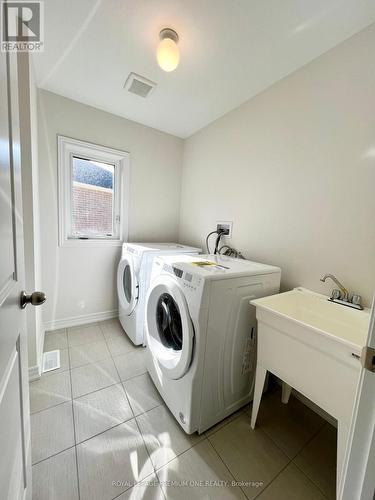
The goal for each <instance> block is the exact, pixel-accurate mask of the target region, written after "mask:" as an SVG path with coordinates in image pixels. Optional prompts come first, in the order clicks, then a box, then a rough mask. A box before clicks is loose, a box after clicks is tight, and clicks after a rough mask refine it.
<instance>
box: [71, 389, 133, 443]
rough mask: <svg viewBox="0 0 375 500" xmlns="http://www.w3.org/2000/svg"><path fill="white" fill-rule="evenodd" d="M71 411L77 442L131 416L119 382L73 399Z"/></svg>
mask: <svg viewBox="0 0 375 500" xmlns="http://www.w3.org/2000/svg"><path fill="white" fill-rule="evenodd" d="M73 411H74V426H75V429H76V440H77V443H79V442H81V441H84V440H85V439H89V438H91V437H93V436H95V435H96V434H99V433H100V432H103V431H106V430H108V429H110V428H111V427H114V426H115V425H118V424H120V423H122V422H125V421H126V420H129V419H131V418H132V417H133V412H132V410H131V408H130V405H129V403H128V400H127V398H126V395H125V391H124V388H123V387H122V385H121V384H116V385H111V386H110V387H106V388H105V389H101V390H100V391H95V392H92V393H90V394H86V396H82V397H80V398H78V399H75V400H74V401H73Z"/></svg>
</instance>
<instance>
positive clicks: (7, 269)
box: [0, 52, 31, 500]
mask: <svg viewBox="0 0 375 500" xmlns="http://www.w3.org/2000/svg"><path fill="white" fill-rule="evenodd" d="M18 117H19V112H18V78H17V55H16V54H5V53H4V52H1V53H0V492H1V493H0V496H1V498H2V499H4V500H5V499H7V500H18V499H23V498H30V497H31V485H30V470H31V469H30V460H29V457H30V444H29V443H30V425H29V403H28V378H27V339H26V330H25V313H23V312H22V310H21V308H20V294H21V291H22V290H23V287H24V268H23V262H24V255H23V228H22V199H21V171H20V169H21V165H20V143H19V121H18Z"/></svg>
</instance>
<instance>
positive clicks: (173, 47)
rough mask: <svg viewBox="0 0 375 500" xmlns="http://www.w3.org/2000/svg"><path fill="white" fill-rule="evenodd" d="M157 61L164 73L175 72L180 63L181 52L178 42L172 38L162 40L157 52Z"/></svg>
mask: <svg viewBox="0 0 375 500" xmlns="http://www.w3.org/2000/svg"><path fill="white" fill-rule="evenodd" d="M156 59H157V61H158V64H159V66H160V67H161V69H163V70H164V71H168V72H169V71H173V70H175V69H176V68H177V66H178V63H179V61H180V51H179V50H178V47H177V44H176V42H175V41H174V40H172V39H171V38H164V39H163V40H160V43H159V46H158V50H157V52H156Z"/></svg>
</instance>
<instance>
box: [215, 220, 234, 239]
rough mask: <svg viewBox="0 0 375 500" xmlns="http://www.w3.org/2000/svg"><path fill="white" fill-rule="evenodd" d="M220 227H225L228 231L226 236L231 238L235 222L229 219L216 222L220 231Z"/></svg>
mask: <svg viewBox="0 0 375 500" xmlns="http://www.w3.org/2000/svg"><path fill="white" fill-rule="evenodd" d="M219 229H225V230H226V231H227V234H225V235H224V237H225V238H231V237H232V231H233V222H232V221H228V220H219V221H217V222H216V230H217V231H218V230H219Z"/></svg>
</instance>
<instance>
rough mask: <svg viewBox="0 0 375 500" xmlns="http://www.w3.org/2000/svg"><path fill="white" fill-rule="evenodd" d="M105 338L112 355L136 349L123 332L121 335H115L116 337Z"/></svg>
mask: <svg viewBox="0 0 375 500" xmlns="http://www.w3.org/2000/svg"><path fill="white" fill-rule="evenodd" d="M106 340H107V344H108V349H109V350H110V351H111V354H112V356H120V354H126V353H127V352H132V351H135V350H136V349H137V347H136V346H135V345H134V344H133V342H132V341H131V340H130V339H129V338H128V337H127V335H126V334H125V333H123V335H117V336H116V337H110V338H107V339H106Z"/></svg>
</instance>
